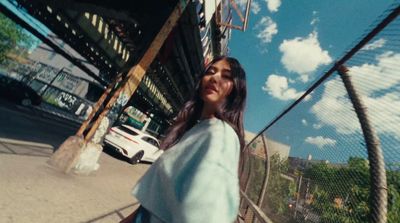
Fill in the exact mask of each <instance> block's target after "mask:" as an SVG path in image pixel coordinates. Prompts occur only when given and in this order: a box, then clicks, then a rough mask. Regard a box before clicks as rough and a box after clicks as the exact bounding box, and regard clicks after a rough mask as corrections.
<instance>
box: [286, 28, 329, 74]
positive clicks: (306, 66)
mask: <svg viewBox="0 0 400 223" xmlns="http://www.w3.org/2000/svg"><path fill="white" fill-rule="evenodd" d="M279 50H280V51H281V52H282V58H281V62H282V64H283V65H284V67H285V68H286V70H288V71H289V72H295V73H298V74H299V75H300V79H301V80H302V81H308V76H309V74H310V73H311V72H313V71H315V70H316V69H317V68H318V67H319V66H321V65H327V64H329V63H330V62H332V58H331V57H330V56H329V53H328V51H326V50H323V49H322V48H321V46H320V44H319V41H318V33H317V32H315V31H314V32H312V33H310V35H308V37H306V38H302V37H296V38H294V39H290V40H284V41H283V42H282V43H281V45H280V46H279ZM306 77H307V78H306Z"/></svg>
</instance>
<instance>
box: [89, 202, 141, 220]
mask: <svg viewBox="0 0 400 223" xmlns="http://www.w3.org/2000/svg"><path fill="white" fill-rule="evenodd" d="M138 204H139V202H136V203H133V204H130V205H127V206H125V207H122V208H119V209H116V210H114V211H112V212H109V213H107V214H104V215H101V216H99V217H96V218H93V219H90V220H88V221H87V223H93V222H96V221H99V220H102V219H104V218H107V217H109V216H111V215H114V214H116V215H118V217H119V218H120V219H121V220H122V219H124V218H125V217H126V216H124V215H122V213H121V211H123V210H124V209H127V208H130V207H133V206H135V205H138ZM132 212H133V210H130V213H132Z"/></svg>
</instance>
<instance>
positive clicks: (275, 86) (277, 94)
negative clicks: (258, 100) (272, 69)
mask: <svg viewBox="0 0 400 223" xmlns="http://www.w3.org/2000/svg"><path fill="white" fill-rule="evenodd" d="M262 90H264V91H265V92H267V93H268V94H269V95H271V96H273V97H274V98H277V99H280V100H284V101H287V100H292V99H297V98H299V97H300V96H301V95H302V94H303V93H304V92H297V90H296V89H294V88H289V85H288V79H287V78H286V77H284V76H279V75H276V74H271V75H269V76H268V79H267V81H266V82H265V85H264V86H263V87H262Z"/></svg>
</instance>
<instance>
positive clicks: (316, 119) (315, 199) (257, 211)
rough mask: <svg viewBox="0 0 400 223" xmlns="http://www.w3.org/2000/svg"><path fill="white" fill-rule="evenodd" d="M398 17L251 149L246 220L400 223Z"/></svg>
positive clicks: (389, 15) (377, 28)
mask: <svg viewBox="0 0 400 223" xmlns="http://www.w3.org/2000/svg"><path fill="white" fill-rule="evenodd" d="M399 13H400V6H399V5H398V4H396V5H393V7H392V8H391V9H390V10H388V11H387V12H386V13H385V14H384V15H383V16H382V18H380V19H379V20H378V22H377V23H376V24H373V26H372V28H371V30H370V32H369V33H367V34H366V35H365V36H364V37H363V38H362V39H360V40H359V41H357V44H355V45H354V47H352V49H350V50H349V51H348V52H347V53H346V54H345V56H344V57H343V58H341V59H340V60H338V62H337V63H336V64H334V65H332V67H331V69H329V70H328V71H327V72H326V73H325V74H324V75H323V76H322V77H321V78H320V79H319V80H318V81H316V82H315V83H314V84H313V85H312V87H311V88H310V89H308V91H306V93H305V94H304V95H303V96H302V97H301V98H300V99H299V100H297V101H296V102H295V103H293V104H292V105H291V106H289V107H288V109H286V110H285V111H284V112H283V113H282V114H280V115H279V116H278V117H277V118H276V119H274V120H273V121H272V122H271V123H270V124H269V125H268V126H267V127H266V128H265V129H264V130H263V131H262V132H261V133H260V134H259V135H258V136H257V137H256V138H254V139H253V140H252V141H251V142H250V143H249V144H248V146H247V150H246V152H245V154H244V156H243V165H242V170H241V186H242V192H243V196H242V203H241V209H240V212H241V218H242V221H244V222H316V223H317V222H391V223H395V222H400V75H399V71H400V68H399V64H400V38H399V34H400V18H398V15H399ZM338 71H340V72H338ZM262 214H264V215H265V216H261V215H262Z"/></svg>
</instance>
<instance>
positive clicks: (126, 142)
mask: <svg viewBox="0 0 400 223" xmlns="http://www.w3.org/2000/svg"><path fill="white" fill-rule="evenodd" d="M104 144H106V145H108V146H110V147H111V148H113V149H114V150H116V151H117V152H119V153H121V154H122V155H123V156H125V157H127V158H129V160H130V163H131V164H136V163H138V162H140V161H147V162H154V161H155V160H156V159H157V158H158V157H159V156H160V155H161V154H162V153H163V150H161V149H160V144H159V142H158V140H157V139H156V138H155V137H153V136H151V135H149V134H146V133H144V132H142V131H140V130H138V129H135V128H133V127H131V126H129V125H121V126H116V127H112V128H111V129H110V131H109V132H108V133H107V134H106V136H105V138H104Z"/></svg>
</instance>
